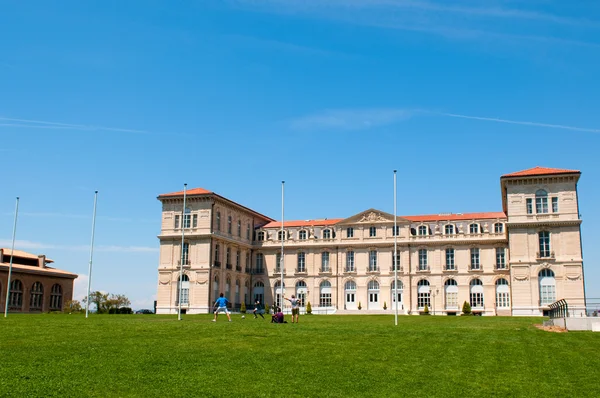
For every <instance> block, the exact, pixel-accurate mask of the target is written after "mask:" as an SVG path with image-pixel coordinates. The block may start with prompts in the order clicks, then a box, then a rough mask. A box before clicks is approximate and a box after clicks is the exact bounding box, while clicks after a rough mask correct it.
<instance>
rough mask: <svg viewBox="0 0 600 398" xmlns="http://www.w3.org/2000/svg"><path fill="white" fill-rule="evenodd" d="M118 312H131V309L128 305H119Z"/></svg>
mask: <svg viewBox="0 0 600 398" xmlns="http://www.w3.org/2000/svg"><path fill="white" fill-rule="evenodd" d="M118 313H119V314H133V310H132V309H131V308H129V307H121V308H119V309H118Z"/></svg>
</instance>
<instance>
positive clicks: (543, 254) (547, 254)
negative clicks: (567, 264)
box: [536, 252, 556, 260]
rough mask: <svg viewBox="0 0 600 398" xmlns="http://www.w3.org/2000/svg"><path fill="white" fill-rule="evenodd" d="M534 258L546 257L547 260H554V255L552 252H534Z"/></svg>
mask: <svg viewBox="0 0 600 398" xmlns="http://www.w3.org/2000/svg"><path fill="white" fill-rule="evenodd" d="M536 258H538V259H540V260H541V259H547V260H554V259H555V258H556V257H555V256H554V252H541V253H540V252H537V253H536Z"/></svg>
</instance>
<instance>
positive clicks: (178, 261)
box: [177, 259, 190, 266]
mask: <svg viewBox="0 0 600 398" xmlns="http://www.w3.org/2000/svg"><path fill="white" fill-rule="evenodd" d="M177 265H181V260H177ZM183 265H184V266H185V265H190V260H189V259H184V260H183Z"/></svg>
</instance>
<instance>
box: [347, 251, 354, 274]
mask: <svg viewBox="0 0 600 398" xmlns="http://www.w3.org/2000/svg"><path fill="white" fill-rule="evenodd" d="M346 272H354V252H352V251H350V252H346Z"/></svg>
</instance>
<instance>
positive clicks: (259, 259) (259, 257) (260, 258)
mask: <svg viewBox="0 0 600 398" xmlns="http://www.w3.org/2000/svg"><path fill="white" fill-rule="evenodd" d="M264 260H265V257H264V255H263V254H262V253H257V254H256V273H257V274H261V273H262V272H263V267H264Z"/></svg>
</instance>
